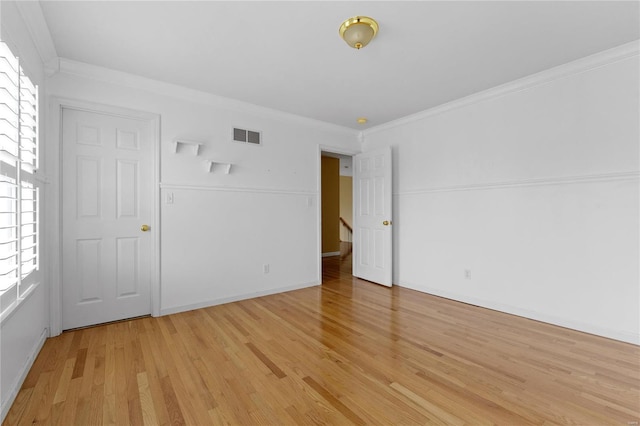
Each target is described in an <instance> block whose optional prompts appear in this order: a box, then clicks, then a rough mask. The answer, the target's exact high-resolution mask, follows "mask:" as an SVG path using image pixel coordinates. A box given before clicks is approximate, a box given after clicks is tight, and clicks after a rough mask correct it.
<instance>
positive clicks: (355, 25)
mask: <svg viewBox="0 0 640 426" xmlns="http://www.w3.org/2000/svg"><path fill="white" fill-rule="evenodd" d="M377 33H378V23H377V22H376V21H375V19H373V18H369V17H368V16H354V17H353V18H349V19H347V20H346V21H344V22H343V23H342V25H340V37H342V38H343V39H344V41H346V42H347V44H348V45H349V46H351V47H353V48H355V49H362V48H363V47H365V46H366V45H367V44H369V42H370V41H371V40H372V39H373V38H374V37H375V36H376V34H377Z"/></svg>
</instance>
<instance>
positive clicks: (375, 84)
mask: <svg viewBox="0 0 640 426" xmlns="http://www.w3.org/2000/svg"><path fill="white" fill-rule="evenodd" d="M639 5H640V3H639V2H638V1H626V2H614V1H586V2H581V1H530V2H525V1H511V2H507V1H497V2H487V1H470V2H461V1H447V2H443V1H440V2H438V1H409V2H400V1H374V2H360V1H356V2H345V1H337V2H330V1H315V2H310V1H284V2H269V1H259V2H245V1H234V2H221V1H196V2H186V1H167V2H155V1H123V2H114V1H41V7H42V10H43V13H44V17H45V19H46V21H47V24H48V26H49V29H50V32H51V36H52V38H53V41H54V44H55V47H56V50H57V53H58V55H59V56H60V57H64V58H68V59H73V60H76V61H81V62H86V63H89V64H94V65H99V66H103V67H108V68H111V69H115V70H119V71H125V72H129V73H133V74H138V75H140V76H144V77H149V78H153V79H157V80H161V81H165V82H169V83H174V84H179V85H182V86H186V87H189V88H193V89H199V90H202V91H206V92H209V93H213V94H216V95H220V96H225V97H229V98H234V99H238V100H242V101H246V102H250V103H253V104H257V105H261V106H265V107H270V108H274V109H277V110H281V111H286V112H290V113H294V114H299V115H302V116H306V117H311V118H314V119H317V120H322V121H325V122H329V123H335V124H338V125H342V126H348V127H352V128H356V129H364V128H367V127H369V126H376V125H379V124H382V123H385V122H388V121H391V120H394V119H397V118H400V117H403V116H407V115H410V114H412V113H416V112H419V111H422V110H425V109H428V108H431V107H434V106H437V105H440V104H443V103H446V102H448V101H452V100H455V99H459V98H461V97H464V96H467V95H470V94H472V93H476V92H479V91H482V90H485V89H488V88H491V87H494V86H497V85H500V84H503V83H506V82H509V81H512V80H515V79H518V78H521V77H524V76H527V75H530V74H533V73H536V72H538V71H542V70H544V69H548V68H551V67H554V66H556V65H560V64H563V63H566V62H569V61H572V60H575V59H578V58H581V57H584V56H588V55H590V54H593V53H596V52H599V51H602V50H606V49H609V48H612V47H615V46H618V45H621V44H624V43H627V42H630V41H633V40H637V39H639V38H640V30H639V28H640V23H639V22H640V18H639V16H640V8H639ZM355 15H367V16H371V17H373V18H374V19H376V20H377V21H378V23H379V24H380V32H379V34H378V36H377V37H376V39H374V40H373V41H372V43H371V44H370V45H369V46H367V47H366V48H365V49H363V50H360V51H358V50H355V49H352V48H350V47H348V46H347V45H346V43H344V41H342V39H340V37H339V36H338V27H339V26H340V24H341V23H342V21H343V20H345V19H347V18H349V17H351V16H355ZM360 116H365V117H367V118H368V119H369V123H368V124H367V125H365V126H361V125H358V124H357V123H356V118H357V117H360Z"/></svg>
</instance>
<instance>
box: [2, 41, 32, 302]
mask: <svg viewBox="0 0 640 426" xmlns="http://www.w3.org/2000/svg"><path fill="white" fill-rule="evenodd" d="M37 168H38V87H37V86H35V85H34V84H33V83H32V82H31V80H30V79H29V78H28V77H27V76H26V75H25V74H24V72H23V69H22V67H21V66H20V61H19V59H18V58H17V57H15V56H14V55H13V54H12V52H11V50H10V49H9V47H8V46H7V45H6V44H5V43H3V42H0V313H5V312H7V310H8V309H9V308H12V307H14V306H16V305H17V304H18V303H20V301H21V300H22V299H23V298H24V297H25V296H26V295H27V294H28V292H29V290H30V288H31V287H32V286H33V285H34V284H35V278H34V275H35V274H34V272H35V271H37V270H38V260H39V259H38V254H39V247H38V243H39V241H38V240H39V238H38V217H39V216H38V203H39V189H38V185H37V182H36V180H35V172H36V169H37Z"/></svg>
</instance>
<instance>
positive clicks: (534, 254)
mask: <svg viewBox="0 0 640 426" xmlns="http://www.w3.org/2000/svg"><path fill="white" fill-rule="evenodd" d="M634 46H636V47H634V52H635V53H633V54H632V55H631V56H629V55H628V54H624V55H620V57H617V56H616V55H615V54H612V53H611V52H607V53H606V54H605V55H604V56H606V57H607V58H609V57H611V58H616V59H612V60H611V61H605V63H604V64H602V63H601V62H602V61H596V60H595V59H594V58H592V60H590V61H586V62H585V68H581V67H576V66H575V64H573V65H571V66H567V67H565V68H562V67H561V68H559V69H556V70H551V71H548V72H546V73H543V74H541V75H539V76H536V77H535V78H537V79H538V80H539V81H540V82H541V83H540V84H531V79H528V80H526V81H525V80H523V81H522V84H521V85H520V86H521V87H519V84H517V83H516V84H512V85H511V88H510V90H508V91H506V90H496V91H495V93H496V95H495V96H492V95H491V94H490V93H489V94H487V93H485V94H482V96H478V97H477V99H478V101H477V102H474V101H473V99H469V100H466V101H461V102H459V103H458V105H457V106H456V105H453V106H446V107H443V108H441V109H440V110H435V111H431V112H426V113H424V114H422V115H421V116H416V117H412V118H410V119H404V120H403V121H401V122H398V123H395V124H390V125H386V126H383V127H380V128H378V129H372V130H370V131H367V132H365V144H364V150H365V151H366V150H370V149H375V148H379V147H382V146H392V147H393V154H394V156H395V158H394V203H395V208H394V232H395V235H394V249H395V255H394V257H395V263H394V267H395V274H394V275H395V276H394V282H395V283H398V284H400V285H402V286H406V287H410V288H414V289H417V290H420V291H424V292H427V293H432V294H435V295H441V296H444V297H448V298H452V299H456V300H460V301H463V302H469V303H473V304H476V305H480V306H485V307H489V308H494V309H498V310H501V311H505V312H510V313H515V314H518V315H522V316H526V317H530V318H534V319H539V320H542V321H547V322H551V323H555V324H559V325H563V326H567V327H570V328H575V329H578V330H583V331H586V332H590V333H594V334H600V335H603V336H608V337H612V338H615V339H620V340H624V341H629V342H635V343H640V335H639V323H640V321H639V320H640V318H639V313H638V312H639V304H640V303H639V298H640V294H639V282H640V280H639V276H638V270H639V263H638V262H639V260H638V259H639V250H638V235H639V227H638V218H639V211H638V191H639V187H638V180H639V179H638V176H639V174H638V170H639V169H640V167H639V164H638V163H639V157H638V154H639V153H638V141H639V140H640V135H639V130H638V129H639V118H638V117H639V107H638V93H639V87H638V75H639V70H638V56H637V44H635V45H634ZM625 49H626V50H625V52H628V50H629V46H627V47H626V48H625ZM596 62H598V65H599V66H597V67H595V68H593V67H591V68H590V67H588V66H587V65H586V64H587V63H596ZM567 70H570V72H568V71H567ZM554 76H557V78H554ZM465 270H469V271H470V278H466V277H465ZM425 326H428V325H425Z"/></svg>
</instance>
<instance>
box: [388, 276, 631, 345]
mask: <svg viewBox="0 0 640 426" xmlns="http://www.w3.org/2000/svg"><path fill="white" fill-rule="evenodd" d="M398 285H399V286H401V287H406V288H410V289H412V290H416V291H419V292H421V293H427V294H432V295H434V296H439V297H444V298H445V299H451V300H455V301H458V302H462V303H468V304H470V305H475V306H479V307H481V308H487V309H493V310H495V311H500V312H504V313H507V314H511V315H516V316H519V317H523V318H528V319H532V320H535V321H540V322H544V323H547V324H551V325H557V326H559V327H564V328H569V329H571V330H576V331H581V332H583V333H589V334H594V335H596V336H601V337H606V338H608V339H613V340H619V341H621V342H626V343H631V344H633V345H640V335H638V334H634V333H630V332H625V331H620V330H611V329H608V328H604V327H599V326H596V325H593V324H586V323H583V322H580V321H573V320H568V319H566V318H560V317H556V316H554V315H548V314H543V313H540V312H535V311H530V310H527V309H522V308H519V307H516V306H511V305H505V304H502V303H496V302H493V301H490V300H483V299H477V298H475V297H468V296H464V295H460V294H456V293H452V292H448V291H442V290H439V289H433V288H429V287H425V286H420V285H415V284H412V283H408V282H406V281H399V284H398Z"/></svg>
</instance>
